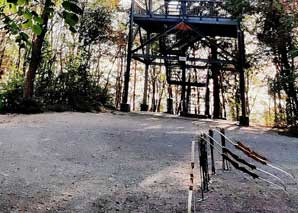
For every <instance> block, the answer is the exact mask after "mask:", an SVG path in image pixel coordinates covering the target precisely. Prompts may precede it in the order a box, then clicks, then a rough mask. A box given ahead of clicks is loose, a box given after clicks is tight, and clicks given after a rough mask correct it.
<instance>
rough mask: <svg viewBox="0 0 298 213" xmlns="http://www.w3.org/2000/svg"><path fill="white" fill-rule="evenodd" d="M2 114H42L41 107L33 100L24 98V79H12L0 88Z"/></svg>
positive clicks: (0, 109)
mask: <svg viewBox="0 0 298 213" xmlns="http://www.w3.org/2000/svg"><path fill="white" fill-rule="evenodd" d="M0 87H1V88H2V89H1V90H0V113H24V114H29V113H30V114H32V113H40V112H42V107H41V105H40V104H39V103H38V102H37V101H35V100H33V99H24V98H23V80H22V78H15V79H10V81H8V82H7V83H5V84H2V85H1V86H0Z"/></svg>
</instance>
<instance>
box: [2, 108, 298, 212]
mask: <svg viewBox="0 0 298 213" xmlns="http://www.w3.org/2000/svg"><path fill="white" fill-rule="evenodd" d="M210 126H221V127H225V128H227V133H228V134H230V135H231V136H233V137H234V138H242V139H244V141H245V142H246V143H247V144H249V145H250V146H251V147H254V148H257V149H258V150H260V152H262V153H265V154H266V155H269V156H270V158H271V160H272V161H273V162H274V163H278V164H279V165H282V166H283V167H285V168H286V169H287V170H288V171H290V172H292V173H295V174H296V175H298V167H297V165H298V155H297V151H298V140H297V139H294V138H288V137H284V136H278V135H276V134H274V133H271V132H270V131H268V130H266V129H258V128H238V127H237V126H235V125H233V124H231V123H229V122H223V121H210V120H200V121H198V120H191V119H178V118H176V117H173V116H165V115H160V114H158V115H152V114H135V113H130V114H121V113H116V114H110V113H105V114H92V113H47V114H39V115H9V116H7V115H1V116H0V212H20V211H21V212H185V211H186V205H187V195H188V191H187V189H188V184H189V159H190V146H191V145H190V144H191V141H192V140H194V139H196V136H197V134H198V132H199V131H207V130H208V128H209V127H210ZM216 158H217V160H218V161H217V164H218V165H217V168H220V158H219V156H216ZM289 186H290V188H293V187H296V186H294V185H289ZM198 194H199V192H197V193H196V195H197V198H196V199H198V198H199V197H198V196H199V195H198ZM206 195H207V197H208V199H207V200H206V201H204V202H202V203H200V202H196V209H197V211H202V212H296V211H295V210H297V206H298V205H297V190H293V189H291V190H289V193H288V194H285V193H284V192H283V191H281V190H279V189H277V188H276V187H274V186H270V185H268V184H266V183H263V182H261V181H257V182H256V183H255V182H254V181H250V180H247V179H246V178H244V176H243V175H242V174H240V173H238V172H236V171H235V170H232V171H231V172H222V171H221V170H218V173H217V175H216V176H213V177H212V184H211V191H210V192H209V193H207V194H206Z"/></svg>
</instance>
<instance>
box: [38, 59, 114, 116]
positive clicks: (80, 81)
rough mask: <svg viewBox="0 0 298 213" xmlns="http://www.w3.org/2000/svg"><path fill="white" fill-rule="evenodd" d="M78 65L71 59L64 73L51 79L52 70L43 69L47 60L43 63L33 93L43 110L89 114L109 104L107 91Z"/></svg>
mask: <svg viewBox="0 0 298 213" xmlns="http://www.w3.org/2000/svg"><path fill="white" fill-rule="evenodd" d="M81 63H82V61H81V59H72V60H70V61H69V63H68V64H67V65H66V68H65V70H64V71H63V73H60V74H59V75H58V76H54V74H53V71H52V70H51V69H47V68H46V67H47V61H44V62H43V65H44V68H45V69H43V70H40V72H39V74H38V76H39V77H38V78H37V85H36V92H35V94H36V98H37V99H38V100H40V101H41V103H42V104H43V105H44V106H45V107H46V109H48V110H54V111H65V110H70V111H81V112H89V111H98V110H99V108H100V106H103V105H110V104H111V97H110V96H109V94H108V91H107V90H105V89H102V88H101V87H100V86H98V85H97V84H96V83H95V82H94V80H93V79H92V78H91V77H89V76H88V75H86V74H85V73H86V70H85V67H84V66H82V65H81Z"/></svg>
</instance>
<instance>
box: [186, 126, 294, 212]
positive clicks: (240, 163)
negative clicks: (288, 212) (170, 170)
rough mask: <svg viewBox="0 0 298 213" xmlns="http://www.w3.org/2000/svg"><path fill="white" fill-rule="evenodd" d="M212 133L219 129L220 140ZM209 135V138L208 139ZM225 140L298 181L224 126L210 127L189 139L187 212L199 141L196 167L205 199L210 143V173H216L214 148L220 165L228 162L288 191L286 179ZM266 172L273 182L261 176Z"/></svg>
mask: <svg viewBox="0 0 298 213" xmlns="http://www.w3.org/2000/svg"><path fill="white" fill-rule="evenodd" d="M214 133H218V134H219V136H220V139H221V141H220V142H219V141H217V140H216V139H215V137H214ZM208 139H209V140H208ZM226 142H227V143H229V144H231V145H233V146H232V148H233V147H234V148H235V150H238V151H241V152H242V153H244V154H245V156H244V157H248V158H250V159H252V160H254V161H255V162H256V163H260V164H262V165H263V166H265V167H266V166H268V167H271V168H272V169H274V170H275V171H276V172H280V173H282V174H284V175H286V176H287V177H290V178H291V179H292V180H294V185H297V182H296V179H295V176H294V175H292V174H290V173H289V172H287V171H285V170H284V169H282V168H280V167H278V166H276V165H273V164H272V163H271V162H270V161H269V159H268V158H267V157H266V156H264V155H263V154H260V153H258V152H256V151H254V150H253V149H252V148H250V147H248V146H247V145H245V144H244V143H243V142H236V141H234V140H232V139H231V138H229V137H227V136H226V134H225V130H224V129H220V130H218V129H210V130H209V132H208V134H201V135H199V137H198V140H197V141H193V142H192V149H191V175H190V180H191V183H190V187H189V197H188V212H193V208H192V201H193V196H194V190H195V186H194V182H195V181H194V180H195V177H196V176H195V172H194V169H195V150H196V148H195V147H196V145H198V149H197V150H198V159H199V164H198V165H199V170H200V178H201V185H200V190H201V196H202V200H203V199H204V193H205V192H208V190H209V187H208V185H209V181H210V176H209V168H208V165H209V162H208V146H207V145H210V148H209V150H210V155H211V157H210V159H211V172H212V174H215V173H216V168H215V157H214V151H215V152H217V153H218V154H219V155H220V156H221V157H222V169H223V170H230V169H231V166H232V167H234V168H235V169H236V170H239V171H241V172H243V173H244V174H245V175H248V176H250V177H251V178H252V179H259V180H261V181H263V182H266V183H268V184H270V185H274V186H276V187H278V188H280V189H282V190H283V191H285V192H286V193H287V184H286V182H285V181H284V180H283V179H282V178H281V177H279V176H278V175H276V174H273V173H270V172H268V171H266V170H265V169H261V168H259V166H257V165H255V164H253V163H250V162H249V161H247V160H246V159H245V158H244V157H241V156H240V155H239V154H237V153H235V152H234V151H232V149H231V148H228V146H227V145H226ZM264 175H266V177H267V176H270V177H271V178H273V179H274V180H275V182H273V181H271V180H269V179H268V178H264V177H263V176H264Z"/></svg>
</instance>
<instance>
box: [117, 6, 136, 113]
mask: <svg viewBox="0 0 298 213" xmlns="http://www.w3.org/2000/svg"><path fill="white" fill-rule="evenodd" d="M133 8H134V1H131V9H130V21H129V33H128V45H127V61H126V71H125V76H124V88H123V94H122V102H121V105H120V111H122V112H130V104H128V92H129V80H130V67H131V59H132V43H133V11H134V9H133Z"/></svg>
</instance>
